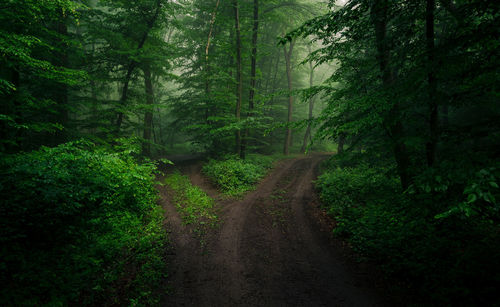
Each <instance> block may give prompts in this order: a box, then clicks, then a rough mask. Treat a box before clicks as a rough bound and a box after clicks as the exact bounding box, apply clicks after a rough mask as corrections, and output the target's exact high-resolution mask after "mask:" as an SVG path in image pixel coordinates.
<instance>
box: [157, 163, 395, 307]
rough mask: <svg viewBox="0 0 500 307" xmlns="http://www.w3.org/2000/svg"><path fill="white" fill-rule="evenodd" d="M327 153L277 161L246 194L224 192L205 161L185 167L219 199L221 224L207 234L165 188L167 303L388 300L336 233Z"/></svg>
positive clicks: (368, 303)
mask: <svg viewBox="0 0 500 307" xmlns="http://www.w3.org/2000/svg"><path fill="white" fill-rule="evenodd" d="M327 157H328V156H327V155H321V154H313V155H309V156H300V157H298V158H293V159H287V160H282V161H280V162H278V163H277V164H276V165H275V167H274V168H273V169H272V170H271V171H270V173H269V174H268V175H267V177H265V178H264V179H263V180H262V181H261V183H260V184H259V185H258V186H257V187H256V189H255V190H254V191H251V192H249V193H247V194H246V196H244V197H243V198H241V199H237V200H235V199H231V198H227V197H224V196H223V195H221V194H219V193H218V192H217V190H216V189H215V188H214V187H213V186H212V185H211V184H210V183H209V182H208V180H207V179H206V178H205V177H204V176H203V175H202V174H201V165H202V163H201V162H196V161H195V162H189V161H187V162H185V163H180V166H178V168H179V169H180V171H181V172H182V173H183V174H185V175H188V176H189V177H190V179H191V181H192V183H193V184H195V185H198V186H200V187H201V188H202V189H203V190H204V191H205V192H206V193H207V194H208V195H209V196H211V197H213V198H214V199H216V201H217V206H218V214H219V216H220V219H221V222H220V225H219V226H218V227H216V228H213V229H210V230H209V231H206V233H204V234H203V235H202V237H201V238H202V239H200V236H199V234H196V235H195V234H194V233H193V229H192V228H190V226H189V225H187V226H186V225H183V224H182V222H181V218H180V216H179V215H178V213H177V212H176V209H175V206H174V205H172V202H171V200H170V196H169V194H168V191H167V188H166V187H159V189H160V192H161V200H160V201H161V204H162V206H163V207H164V208H165V210H166V222H165V223H166V227H167V228H168V230H169V233H170V240H171V241H172V245H173V246H172V251H171V252H170V255H169V261H170V270H171V271H170V276H169V277H168V280H167V281H166V282H167V284H168V285H167V286H168V289H170V290H169V293H168V294H167V295H165V296H164V298H163V300H162V305H164V306H382V305H387V303H386V302H384V301H383V300H381V299H380V297H381V296H380V295H378V294H377V293H379V292H380V291H379V290H377V288H378V287H377V286H376V284H377V283H376V282H375V280H376V278H375V277H374V276H373V275H374V274H371V272H369V271H370V270H366V269H365V268H362V267H360V266H359V265H357V264H355V262H354V261H352V258H351V257H349V255H348V254H346V252H345V250H346V248H344V247H343V246H342V243H341V242H339V241H337V240H335V239H333V238H332V237H331V229H332V221H330V220H329V219H328V217H327V216H326V215H325V213H324V212H323V211H322V210H321V209H320V208H319V202H318V199H317V196H316V193H315V191H314V188H313V180H314V179H315V178H316V177H317V175H318V172H319V164H320V162H321V161H322V160H324V159H325V158H327Z"/></svg>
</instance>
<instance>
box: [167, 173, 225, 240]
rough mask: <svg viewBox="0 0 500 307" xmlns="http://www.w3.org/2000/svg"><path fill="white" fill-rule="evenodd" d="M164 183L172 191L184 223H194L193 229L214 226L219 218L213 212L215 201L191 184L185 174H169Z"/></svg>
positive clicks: (200, 229) (197, 229) (202, 229)
mask: <svg viewBox="0 0 500 307" xmlns="http://www.w3.org/2000/svg"><path fill="white" fill-rule="evenodd" d="M165 183H166V185H167V186H168V187H170V189H172V191H173V201H174V203H175V206H176V207H177V210H178V212H179V213H180V215H181V218H182V221H183V223H184V224H186V225H187V224H192V225H194V229H195V231H198V232H203V231H204V229H205V228H206V227H216V226H217V225H218V221H219V218H218V217H217V215H216V213H215V201H214V200H213V199H212V198H211V197H210V196H208V195H207V194H206V193H205V192H204V191H203V190H202V189H200V188H199V187H197V186H194V185H192V184H191V181H190V180H189V178H188V177H187V176H184V175H181V174H179V173H174V174H170V175H168V176H167V178H166V179H165Z"/></svg>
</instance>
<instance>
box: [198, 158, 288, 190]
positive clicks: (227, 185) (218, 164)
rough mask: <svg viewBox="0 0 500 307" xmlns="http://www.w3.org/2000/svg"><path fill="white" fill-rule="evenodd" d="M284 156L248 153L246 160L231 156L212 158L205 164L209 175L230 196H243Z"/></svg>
mask: <svg viewBox="0 0 500 307" xmlns="http://www.w3.org/2000/svg"><path fill="white" fill-rule="evenodd" d="M281 157H282V156H277V155H274V156H263V155H248V157H247V158H246V159H245V160H241V159H239V158H237V157H234V156H231V157H229V158H226V159H224V160H210V161H209V162H208V163H207V164H205V165H204V166H203V173H204V174H205V175H207V176H208V177H209V178H210V179H211V180H212V181H213V182H214V183H215V184H216V185H217V187H218V188H219V189H220V190H221V191H222V193H224V194H226V195H229V196H241V195H243V194H244V193H245V192H247V191H249V190H252V189H253V188H254V187H255V184H257V183H258V182H259V180H260V179H261V178H262V177H264V176H265V175H266V174H267V171H268V170H269V169H270V168H271V166H272V164H273V162H274V161H276V160H278V159H279V158H281Z"/></svg>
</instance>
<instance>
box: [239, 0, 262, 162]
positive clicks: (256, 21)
mask: <svg viewBox="0 0 500 307" xmlns="http://www.w3.org/2000/svg"><path fill="white" fill-rule="evenodd" d="M258 35H259V0H253V28H252V56H251V69H250V93H249V94H248V114H247V118H250V117H252V116H253V109H254V98H255V84H256V75H257V40H258ZM249 136H250V131H249V129H248V128H246V129H245V134H244V136H243V140H242V143H241V157H242V158H243V159H244V158H245V151H246V145H247V142H248V137H249Z"/></svg>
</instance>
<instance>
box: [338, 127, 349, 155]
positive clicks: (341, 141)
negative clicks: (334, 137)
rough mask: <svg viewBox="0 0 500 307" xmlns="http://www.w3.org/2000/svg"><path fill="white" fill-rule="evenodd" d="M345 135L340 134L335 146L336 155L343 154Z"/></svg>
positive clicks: (343, 133)
mask: <svg viewBox="0 0 500 307" xmlns="http://www.w3.org/2000/svg"><path fill="white" fill-rule="evenodd" d="M346 136H347V135H346V133H345V132H342V133H340V135H339V143H338V144H337V154H341V153H343V152H344V145H345V139H346Z"/></svg>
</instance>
